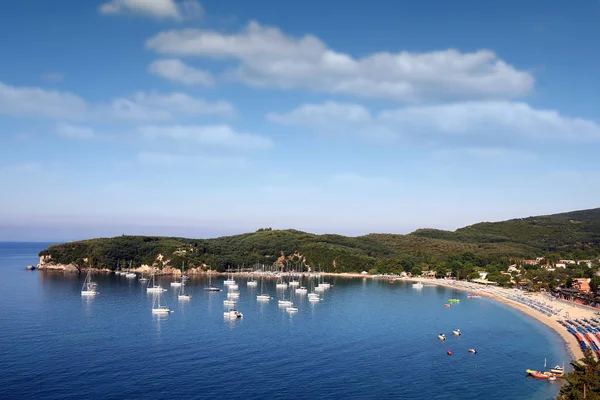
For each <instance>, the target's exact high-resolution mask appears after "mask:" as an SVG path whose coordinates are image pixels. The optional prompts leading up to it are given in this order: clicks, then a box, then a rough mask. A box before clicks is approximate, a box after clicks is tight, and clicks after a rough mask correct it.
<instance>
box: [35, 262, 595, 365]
mask: <svg viewBox="0 0 600 400" xmlns="http://www.w3.org/2000/svg"><path fill="white" fill-rule="evenodd" d="M45 267H46V268H44V267H42V268H39V266H38V268H36V270H40V271H44V270H46V271H60V270H62V271H63V272H67V271H65V270H64V269H63V268H64V266H63V265H46V266H45ZM53 267H54V268H53ZM61 267H63V268H61ZM69 272H74V271H69ZM96 272H97V273H103V274H109V273H112V272H113V271H110V270H97V271H96ZM131 272H136V273H140V272H150V271H147V270H146V269H145V268H142V271H139V270H136V269H132V271H131ZM161 272H162V273H161ZM161 272H159V273H158V274H157V275H159V276H163V275H179V274H181V272H180V270H178V269H174V268H173V269H169V270H167V271H161ZM186 273H187V274H189V275H208V274H210V275H219V276H222V275H228V273H227V272H217V271H210V272H209V271H204V270H201V271H200V270H196V269H193V270H189V271H186ZM229 274H231V275H234V276H245V277H266V278H274V279H275V278H277V275H275V274H270V273H264V274H261V273H249V272H230V273H229ZM313 274H319V275H321V276H329V277H337V278H364V279H367V278H368V279H377V280H391V281H408V282H421V283H423V284H431V285H436V286H443V287H446V288H449V289H455V290H460V291H463V292H470V293H473V294H477V295H480V296H485V297H487V298H490V299H494V300H496V301H498V302H499V303H502V304H505V305H507V306H509V307H512V308H513V309H515V310H517V311H520V312H522V313H524V314H525V315H527V316H529V317H531V318H534V319H536V320H537V321H539V322H541V323H542V324H544V325H546V326H547V327H549V328H550V329H552V330H553V331H554V332H556V333H557V334H558V335H559V337H560V338H561V339H562V341H563V344H564V346H565V349H566V351H567V353H568V354H569V356H570V357H571V358H572V359H577V360H578V359H580V358H583V351H582V350H581V347H580V346H579V342H578V341H577V339H576V338H575V336H573V335H572V334H571V333H569V332H568V331H567V330H566V328H565V327H564V326H562V325H560V324H559V323H558V320H559V319H560V318H566V316H565V313H568V315H569V318H572V319H576V318H591V317H592V318H593V317H594V316H595V314H594V311H593V310H586V309H582V308H579V307H576V306H573V305H570V304H567V303H565V302H551V301H550V300H549V299H548V298H547V297H545V296H544V295H543V294H541V293H539V292H537V293H527V297H528V298H530V299H532V300H536V301H539V302H541V303H544V304H551V303H554V305H556V306H557V307H560V309H561V311H560V314H559V315H552V316H547V315H545V314H543V313H541V312H539V311H536V310H534V309H532V308H531V307H528V306H527V305H525V304H522V303H519V302H517V301H515V300H512V299H510V298H509V296H515V295H517V294H519V295H524V293H523V292H521V291H515V290H514V289H505V288H500V287H497V286H483V285H480V284H476V283H471V282H467V281H455V280H446V279H436V278H420V277H398V276H385V275H370V274H361V273H350V272H344V273H332V272H321V273H317V272H313V273H302V276H310V275H313Z"/></svg>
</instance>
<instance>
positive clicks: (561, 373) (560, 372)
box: [550, 365, 565, 375]
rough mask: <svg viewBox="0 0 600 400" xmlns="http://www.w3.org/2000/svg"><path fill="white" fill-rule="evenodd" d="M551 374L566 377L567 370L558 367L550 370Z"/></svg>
mask: <svg viewBox="0 0 600 400" xmlns="http://www.w3.org/2000/svg"><path fill="white" fill-rule="evenodd" d="M550 372H552V373H553V374H556V375H564V373H565V368H564V367H561V366H560V365H557V366H556V367H554V368H552V369H551V370H550Z"/></svg>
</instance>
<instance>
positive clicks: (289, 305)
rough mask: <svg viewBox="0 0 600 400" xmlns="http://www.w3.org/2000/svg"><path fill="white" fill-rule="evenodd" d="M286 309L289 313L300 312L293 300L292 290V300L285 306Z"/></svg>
mask: <svg viewBox="0 0 600 400" xmlns="http://www.w3.org/2000/svg"><path fill="white" fill-rule="evenodd" d="M285 311H287V312H288V313H296V312H298V308H296V307H294V303H293V302H292V291H291V290H290V302H289V304H288V305H287V307H286V308H285Z"/></svg>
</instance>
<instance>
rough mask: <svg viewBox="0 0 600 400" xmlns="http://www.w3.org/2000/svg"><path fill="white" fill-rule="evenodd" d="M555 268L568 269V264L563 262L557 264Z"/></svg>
mask: <svg viewBox="0 0 600 400" xmlns="http://www.w3.org/2000/svg"><path fill="white" fill-rule="evenodd" d="M554 267H555V268H567V264H565V263H563V262H557V263H556V264H554Z"/></svg>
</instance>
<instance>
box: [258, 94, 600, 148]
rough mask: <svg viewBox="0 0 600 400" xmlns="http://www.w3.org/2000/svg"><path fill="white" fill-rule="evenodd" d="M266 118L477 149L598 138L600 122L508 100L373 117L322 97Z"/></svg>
mask: <svg viewBox="0 0 600 400" xmlns="http://www.w3.org/2000/svg"><path fill="white" fill-rule="evenodd" d="M357 115H358V117H357ZM267 118H268V119H269V120H270V121H272V122H276V123H280V124H286V125H297V126H309V127H313V128H316V129H318V130H321V131H329V130H330V129H338V128H337V127H352V129H351V130H349V131H348V132H349V133H355V134H361V135H368V134H369V133H370V132H373V133H374V134H375V136H385V135H387V137H396V138H400V137H401V138H405V139H412V140H418V141H421V142H427V143H438V142H451V143H453V144H464V145H467V146H468V147H471V148H479V153H481V149H480V148H481V144H484V145H488V144H496V145H497V144H507V143H512V144H513V145H518V144H520V143H521V141H523V140H529V141H533V142H538V143H541V142H544V141H546V140H553V141H563V142H594V141H600V125H599V124H598V123H597V122H595V121H592V120H587V119H582V118H572V117H568V116H564V115H561V114H560V113H559V112H558V111H555V110H545V109H536V108H533V107H531V106H529V105H528V104H525V103H521V102H510V101H480V102H459V103H449V104H443V105H434V106H411V107H402V108H398V109H394V110H386V111H383V112H381V113H379V114H378V115H376V116H370V114H369V113H368V110H366V109H364V107H362V106H359V105H356V104H348V103H331V102H326V103H323V104H310V105H303V106H300V107H298V108H297V109H295V110H292V111H291V112H288V113H282V114H275V113H271V114H268V115H267ZM461 141H462V142H461Z"/></svg>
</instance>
